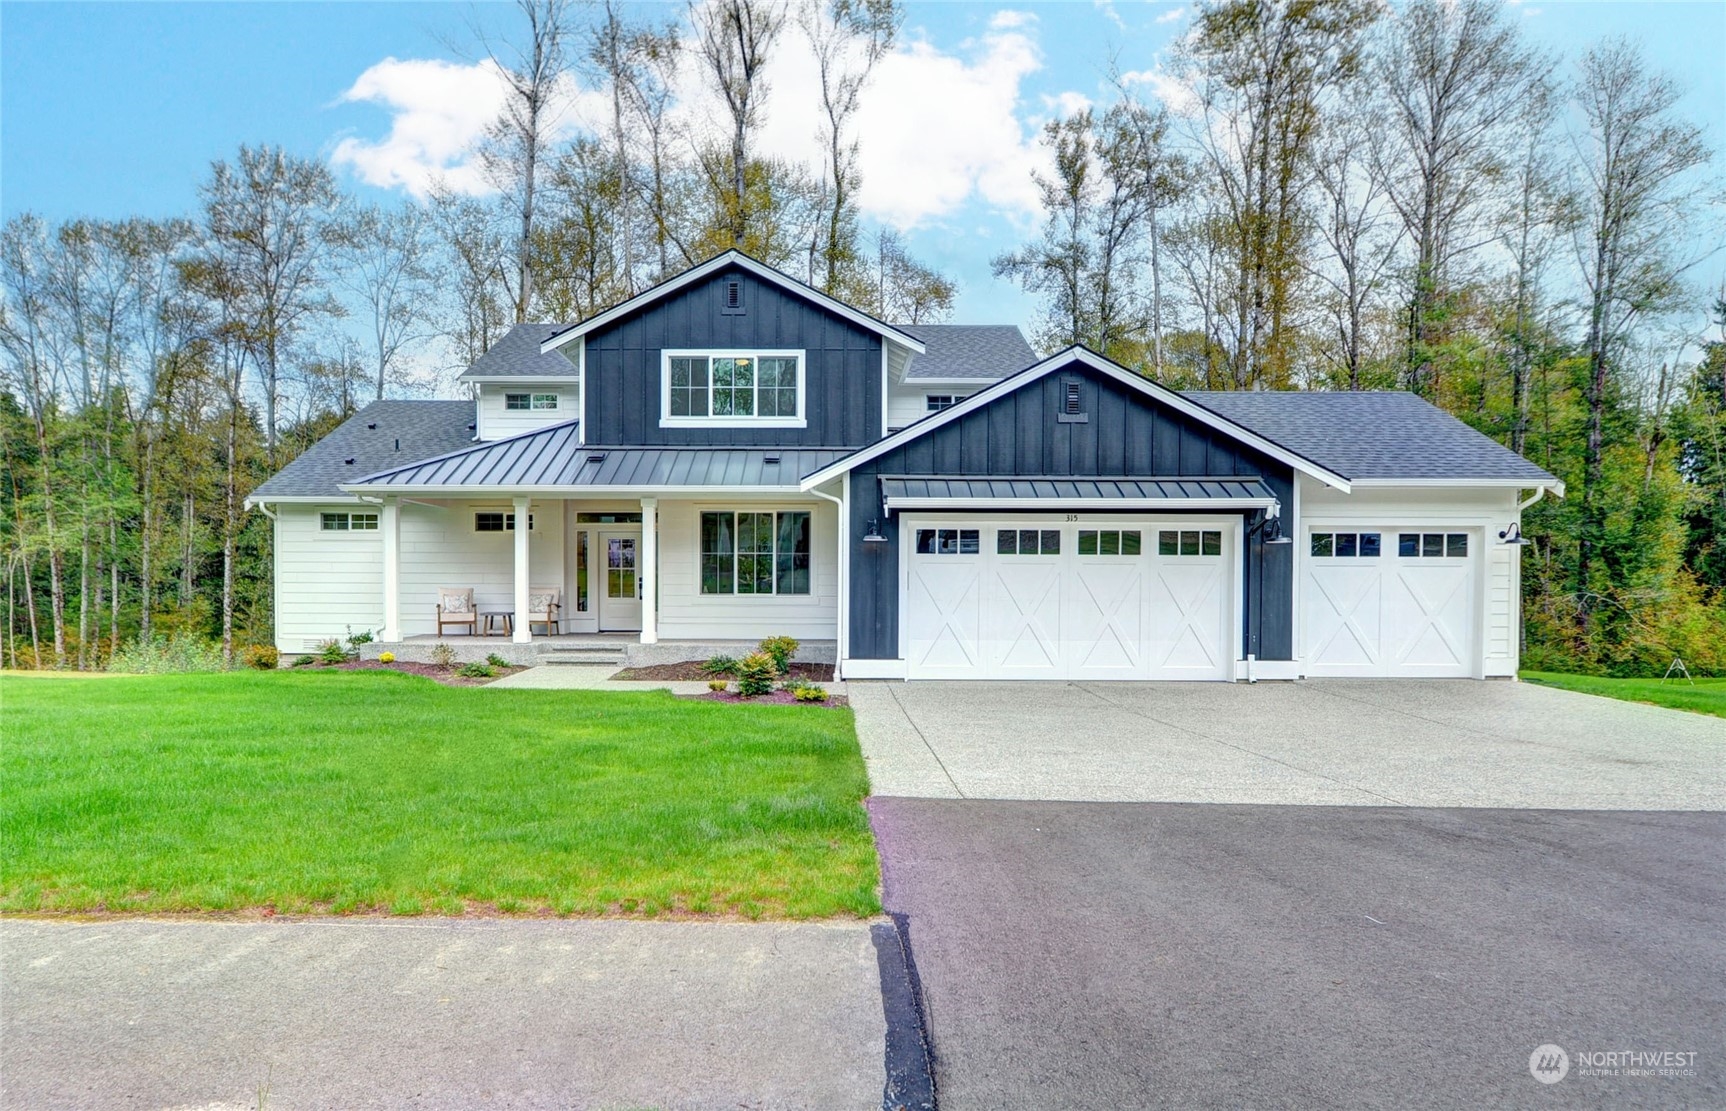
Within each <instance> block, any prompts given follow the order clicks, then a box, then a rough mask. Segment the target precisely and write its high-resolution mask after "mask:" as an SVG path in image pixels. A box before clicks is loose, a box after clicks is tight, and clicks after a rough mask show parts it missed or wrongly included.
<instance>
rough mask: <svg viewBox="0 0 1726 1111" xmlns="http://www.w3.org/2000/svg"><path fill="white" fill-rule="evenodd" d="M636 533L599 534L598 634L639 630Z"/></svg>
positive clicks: (638, 538)
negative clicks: (602, 568)
mask: <svg viewBox="0 0 1726 1111" xmlns="http://www.w3.org/2000/svg"><path fill="white" fill-rule="evenodd" d="M640 547H641V534H640V533H613V532H602V533H600V534H599V550H600V551H601V552H602V553H603V554H604V557H605V590H604V593H603V594H602V595H601V597H600V600H599V627H600V630H601V631H602V632H609V631H612V630H634V629H639V628H641V568H640V565H639V563H638V559H639V551H640Z"/></svg>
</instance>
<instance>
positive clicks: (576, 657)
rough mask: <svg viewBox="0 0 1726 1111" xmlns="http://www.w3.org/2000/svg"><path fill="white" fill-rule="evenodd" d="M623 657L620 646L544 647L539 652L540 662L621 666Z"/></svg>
mask: <svg viewBox="0 0 1726 1111" xmlns="http://www.w3.org/2000/svg"><path fill="white" fill-rule="evenodd" d="M626 658H627V657H625V655H624V653H623V649H621V648H544V649H541V650H540V652H539V662H540V663H542V664H607V665H610V666H613V667H622V666H623V664H624V661H625V659H626Z"/></svg>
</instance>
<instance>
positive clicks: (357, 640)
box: [348, 625, 373, 652]
mask: <svg viewBox="0 0 1726 1111" xmlns="http://www.w3.org/2000/svg"><path fill="white" fill-rule="evenodd" d="M372 639H373V638H372V634H371V632H370V630H367V629H361V630H360V631H359V632H357V633H356V632H354V627H353V626H352V625H349V626H348V643H349V644H350V645H352V646H353V648H354V650H355V651H356V652H357V651H358V650H359V647H360V645H362V644H370V643H371V642H372Z"/></svg>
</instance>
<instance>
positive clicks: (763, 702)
mask: <svg viewBox="0 0 1726 1111" xmlns="http://www.w3.org/2000/svg"><path fill="white" fill-rule="evenodd" d="M828 670H832V669H831V668H829V669H828ZM683 697H684V698H688V699H692V700H694V701H696V702H747V703H749V704H750V705H752V706H826V707H829V708H831V707H834V706H848V705H850V699H848V698H846V697H845V696H844V695H840V694H830V695H828V696H827V701H825V702H799V701H797V699H795V698H793V697H792V696H791V692H790V691H774V692H773V693H772V694H758V695H756V696H755V697H754V698H744V697H743V696H742V695H740V694H738V693H737V692H736V691H708V692H707V693H706V694H686V695H684V696H683Z"/></svg>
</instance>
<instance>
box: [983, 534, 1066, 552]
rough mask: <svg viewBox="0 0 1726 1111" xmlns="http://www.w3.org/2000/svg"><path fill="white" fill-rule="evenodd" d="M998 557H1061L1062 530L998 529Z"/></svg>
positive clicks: (996, 537) (996, 545) (996, 541)
mask: <svg viewBox="0 0 1726 1111" xmlns="http://www.w3.org/2000/svg"><path fill="white" fill-rule="evenodd" d="M995 554H996V555H1060V554H1061V530H1060V529H1053V528H1051V529H1034V528H1021V529H1010V528H1004V529H997V530H995Z"/></svg>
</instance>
